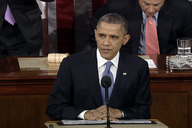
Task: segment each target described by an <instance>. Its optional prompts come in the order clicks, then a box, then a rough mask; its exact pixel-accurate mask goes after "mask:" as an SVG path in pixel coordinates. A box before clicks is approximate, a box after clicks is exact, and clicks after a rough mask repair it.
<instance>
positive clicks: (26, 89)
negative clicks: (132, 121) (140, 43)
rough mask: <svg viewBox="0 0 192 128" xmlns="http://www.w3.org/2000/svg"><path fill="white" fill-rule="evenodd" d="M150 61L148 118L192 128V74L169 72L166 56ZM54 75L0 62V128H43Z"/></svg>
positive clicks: (15, 60)
mask: <svg viewBox="0 0 192 128" xmlns="http://www.w3.org/2000/svg"><path fill="white" fill-rule="evenodd" d="M150 58H152V59H153V60H154V61H155V63H156V65H157V70H151V71H150V89H151V93H152V98H153V104H152V107H151V118H153V119H158V120H159V121H161V122H163V123H164V124H166V125H167V126H169V127H171V128H192V109H191V108H192V71H173V72H169V71H167V69H166V63H165V58H166V55H150ZM56 75H57V71H56V70H25V71H21V69H20V67H19V62H18V58H17V57H6V58H0V104H1V105H0V111H1V116H0V122H1V128H8V127H9V128H15V126H20V128H26V127H27V128H34V127H35V128H38V127H42V128H43V127H45V125H44V122H46V121H47V120H50V119H49V118H48V116H47V115H46V114H45V109H46V106H47V100H48V95H49V93H50V91H51V89H52V87H53V83H54V81H55V78H56ZM13 122H14V123H13ZM29 124H30V125H29Z"/></svg>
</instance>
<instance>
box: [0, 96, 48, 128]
mask: <svg viewBox="0 0 192 128" xmlns="http://www.w3.org/2000/svg"><path fill="white" fill-rule="evenodd" d="M47 100H48V95H6V96H0V113H1V114H0V122H1V128H46V127H45V125H44V122H46V121H48V120H50V119H49V117H48V116H47V115H46V114H45V109H46V107H47Z"/></svg>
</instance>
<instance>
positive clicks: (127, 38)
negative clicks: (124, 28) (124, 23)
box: [123, 34, 131, 45]
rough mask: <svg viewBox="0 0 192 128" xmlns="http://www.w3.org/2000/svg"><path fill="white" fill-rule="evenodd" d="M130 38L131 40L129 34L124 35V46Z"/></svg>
mask: <svg viewBox="0 0 192 128" xmlns="http://www.w3.org/2000/svg"><path fill="white" fill-rule="evenodd" d="M130 38H131V36H130V34H127V35H125V36H124V41H123V45H126V44H127V42H128V41H129V39H130Z"/></svg>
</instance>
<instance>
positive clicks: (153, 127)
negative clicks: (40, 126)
mask: <svg viewBox="0 0 192 128" xmlns="http://www.w3.org/2000/svg"><path fill="white" fill-rule="evenodd" d="M152 120H153V121H154V122H155V124H111V127H112V128H168V126H166V125H165V124H163V123H162V122H160V121H158V120H156V119H152ZM57 123H59V122H58V121H57V122H56V121H47V122H45V125H46V126H47V128H105V127H106V124H101V125H100V124H96V125H58V124H57Z"/></svg>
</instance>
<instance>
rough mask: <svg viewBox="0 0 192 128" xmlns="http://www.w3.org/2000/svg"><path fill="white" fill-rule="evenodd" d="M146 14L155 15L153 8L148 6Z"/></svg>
mask: <svg viewBox="0 0 192 128" xmlns="http://www.w3.org/2000/svg"><path fill="white" fill-rule="evenodd" d="M148 12H149V14H153V15H154V14H155V8H154V7H153V6H150V7H149V8H148Z"/></svg>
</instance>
